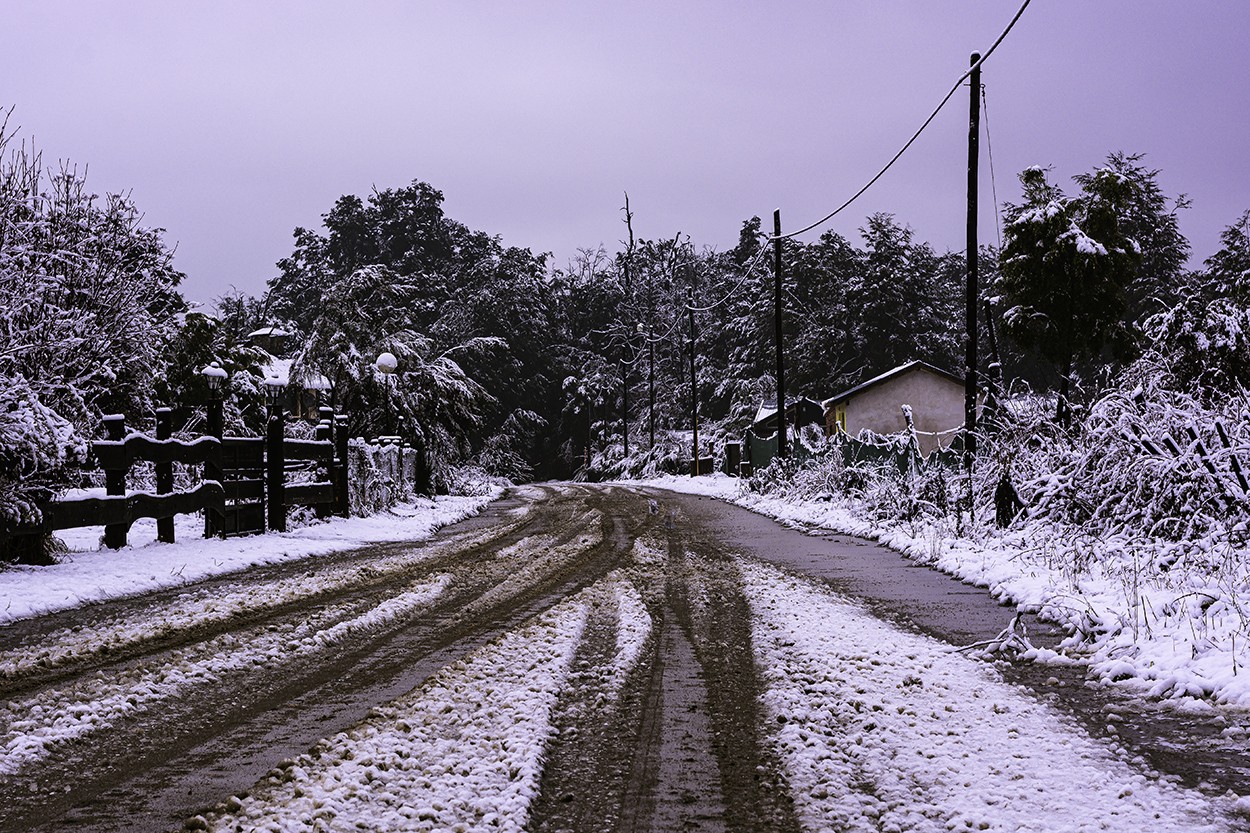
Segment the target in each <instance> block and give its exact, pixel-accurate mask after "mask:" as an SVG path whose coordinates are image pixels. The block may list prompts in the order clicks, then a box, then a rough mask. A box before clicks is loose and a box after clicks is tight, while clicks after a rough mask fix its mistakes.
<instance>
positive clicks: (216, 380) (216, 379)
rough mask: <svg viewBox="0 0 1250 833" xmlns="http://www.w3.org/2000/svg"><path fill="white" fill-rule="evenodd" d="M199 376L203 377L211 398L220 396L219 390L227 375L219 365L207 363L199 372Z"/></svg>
mask: <svg viewBox="0 0 1250 833" xmlns="http://www.w3.org/2000/svg"><path fill="white" fill-rule="evenodd" d="M200 375H202V376H203V377H204V381H205V382H207V383H208V392H209V394H210V395H211V396H214V397H216V396H218V395H220V394H221V389H222V387H223V386H224V385H225V383H226V377H227V376H228V375H229V374H227V373H226V371H224V370H222V369H221V365H220V364H218V363H217V362H209V363H208V364H207V365H205V366H204V369H203V370H201V371H200Z"/></svg>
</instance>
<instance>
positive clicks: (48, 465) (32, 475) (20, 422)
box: [0, 376, 87, 529]
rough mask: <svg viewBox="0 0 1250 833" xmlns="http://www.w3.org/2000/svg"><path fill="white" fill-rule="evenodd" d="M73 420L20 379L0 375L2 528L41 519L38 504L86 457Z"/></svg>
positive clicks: (0, 523)
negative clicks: (56, 409) (70, 420)
mask: <svg viewBox="0 0 1250 833" xmlns="http://www.w3.org/2000/svg"><path fill="white" fill-rule="evenodd" d="M86 452H87V446H86V443H85V442H84V440H83V438H82V436H81V435H80V434H79V433H78V432H77V430H75V428H74V426H73V424H72V423H70V422H69V420H67V419H65V418H64V417H62V416H61V415H59V414H58V413H56V411H54V410H52V409H51V408H49V407H48V406H47V405H44V404H43V403H42V402H40V401H39V397H38V396H37V395H36V394H35V392H34V390H33V389H32V388H31V386H30V384H29V383H27V382H26V380H25V379H22V378H20V377H16V378H15V377H9V376H0V529H3V528H4V527H8V528H10V529H12V528H15V527H18V526H24V525H29V524H38V523H39V522H40V521H41V520H42V513H41V512H40V510H39V504H40V503H41V502H42V501H44V500H46V499H47V498H48V497H49V496H50V495H51V494H52V493H53V492H55V491H56V490H57V489H58V488H61V487H63V486H64V485H65V484H66V482H67V480H66V477H67V472H66V470H67V468H68V467H69V466H72V465H75V464H78V463H81V462H82V461H83V460H84V459H85V458H86Z"/></svg>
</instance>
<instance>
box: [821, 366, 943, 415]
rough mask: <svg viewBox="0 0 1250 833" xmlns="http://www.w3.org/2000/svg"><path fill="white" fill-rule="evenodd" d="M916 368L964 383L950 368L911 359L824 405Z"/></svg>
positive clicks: (825, 402) (825, 403) (844, 399)
mask: <svg viewBox="0 0 1250 833" xmlns="http://www.w3.org/2000/svg"><path fill="white" fill-rule="evenodd" d="M915 370H924V371H928V372H929V373H932V374H934V375H936V376H941V377H942V378H943V379H949V380H950V381H952V382H954V383H955V384H958V385H962V384H963V383H964V380H963V379H961V378H960V377H958V376H956V375H955V374H954V373H951V372H950V371H949V370H943V369H942V368H940V367H937V366H935V365H931V364H929V363H928V362H922V361H919V360H916V361H910V362H908V363H907V364H900V365H899V366H898V367H896V368H894V369H893V370H887V371H886V372H885V373H882V374H881V375H880V376H874V377H873V378H871V379H869V380H868V381H867V382H860V383H859V384H858V385H856V386H855V387H853V388H850V389H849V390H844V391H842V393H839V394H838V395H837V396H831V397H830V398H828V399H826V400H825V401H824V402H823V403H822V404H823V405H824V407H825V408H826V409H828V408H829V407H831V406H833V405H836V404H837V403H839V402H844V401H846V400H847V399H850V398H851V397H852V396H855V395H856V394H860V393H863V392H864V391H866V390H868V389H869V388H874V387H876V386H877V385H880V384H882V383H883V382H888V381H889V380H891V379H894V378H896V377H899V376H903V375H905V374H907V373H911V372H912V371H915Z"/></svg>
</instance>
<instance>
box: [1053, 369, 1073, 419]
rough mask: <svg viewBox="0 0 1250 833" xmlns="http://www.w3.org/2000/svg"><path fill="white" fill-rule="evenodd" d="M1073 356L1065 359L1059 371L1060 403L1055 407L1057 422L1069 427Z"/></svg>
mask: <svg viewBox="0 0 1250 833" xmlns="http://www.w3.org/2000/svg"><path fill="white" fill-rule="evenodd" d="M1071 383H1072V357H1071V356H1068V357H1067V358H1066V359H1064V361H1063V369H1062V370H1061V371H1059V404H1058V405H1057V406H1056V408H1055V422H1057V423H1059V425H1060V426H1062V427H1064V428H1067V427H1068V423H1069V422H1071V421H1072V409H1071V407H1069V405H1068V394H1069V392H1070V391H1071V387H1072V384H1071Z"/></svg>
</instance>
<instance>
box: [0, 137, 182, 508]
mask: <svg viewBox="0 0 1250 833" xmlns="http://www.w3.org/2000/svg"><path fill="white" fill-rule="evenodd" d="M142 219H143V218H142V214H141V213H140V212H139V209H138V208H137V207H136V206H135V204H134V202H133V201H132V200H131V199H130V197H129V196H128V195H124V194H107V195H105V196H104V197H100V196H97V195H96V194H93V193H91V191H90V190H89V189H88V188H87V184H86V181H85V179H84V177H83V175H82V174H81V173H79V171H78V170H77V169H76V168H75V167H73V166H72V165H70V164H68V163H62V164H61V165H59V166H58V167H56V168H53V169H47V168H45V167H44V164H43V160H42V157H41V156H40V154H39V153H38V151H36V150H35V149H34V148H32V147H31V146H29V145H27V144H25V143H23V144H20V145H19V144H15V140H14V133H13V132H11V131H10V130H9V129H8V124H7V120H6V121H5V122H3V123H2V124H0V299H3V303H0V387H3V388H4V389H6V390H7V391H9V393H8V396H10V397H12V399H11V404H12V407H13V408H15V409H16V410H14V411H12V413H18V412H21V413H24V414H26V415H27V416H26V417H23V418H22V419H21V420H18V421H17V422H12V423H5V426H6V427H4V428H0V457H3V458H4V459H5V460H7V463H6V466H7V470H8V471H12V472H19V473H26V474H27V475H31V477H34V475H33V474H32V473H39V475H38V477H35V478H34V479H31V477H27V476H25V475H24V476H23V477H22V478H21V479H20V480H19V481H16V484H15V482H14V481H6V483H8V485H7V486H2V485H0V506H3V505H5V503H6V502H9V503H10V504H11V502H12V501H14V500H17V501H19V502H20V501H22V500H25V499H26V498H24V497H23V496H22V495H23V494H25V491H24V490H25V489H26V486H27V485H30V484H33V483H35V482H37V481H39V480H40V478H42V481H41V487H42V486H49V487H55V486H56V485H59V484H60V483H63V482H64V481H63V480H61V481H58V478H57V474H56V473H57V472H62V471H63V466H62V464H61V461H63V460H64V459H66V457H65V453H64V451H63V450H64V449H65V448H70V447H77V446H78V444H80V443H81V442H82V441H83V438H84V437H90V436H92V435H93V434H94V433H95V430H96V428H97V424H98V420H99V417H100V415H101V414H102V413H112V412H121V413H127V414H131V415H134V416H137V417H139V418H142V416H143V415H145V414H148V413H150V412H151V410H152V408H153V406H154V404H156V403H155V402H154V399H153V396H154V391H155V387H156V381H157V378H158V376H159V374H160V372H161V369H162V368H163V366H164V363H163V361H162V359H163V356H162V352H163V349H164V348H165V346H166V345H167V344H168V343H169V342H170V340H171V338H172V337H173V336H174V334H175V332H176V331H177V328H178V316H179V314H180V313H181V312H182V311H183V310H184V309H185V304H184V302H183V299H182V296H181V295H180V294H179V293H178V289H177V287H178V284H179V282H180V281H181V280H182V277H183V276H182V273H180V272H178V271H177V270H176V269H174V267H173V252H172V251H171V250H170V249H169V248H168V247H166V245H165V243H164V240H163V239H162V233H163V232H162V230H160V229H150V228H145V227H144V226H143V225H142ZM36 437H45V438H49V440H48V442H49V444H46V445H45V444H43V443H41V442H39V441H36V440H35V439H34V438H36ZM53 437H55V438H56V439H55V441H53V440H52V439H50V438H53ZM58 449H60V450H58ZM0 477H2V475H0ZM32 488H34V487H33V486H32Z"/></svg>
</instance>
